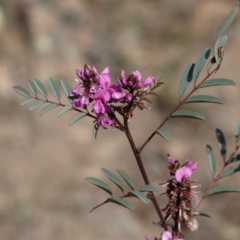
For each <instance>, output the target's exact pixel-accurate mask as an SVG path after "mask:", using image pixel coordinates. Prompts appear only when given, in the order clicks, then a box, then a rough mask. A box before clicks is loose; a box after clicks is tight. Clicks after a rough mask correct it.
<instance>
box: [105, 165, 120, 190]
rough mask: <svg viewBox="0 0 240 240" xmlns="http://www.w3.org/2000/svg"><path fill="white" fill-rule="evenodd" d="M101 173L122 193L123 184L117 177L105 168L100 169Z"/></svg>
mask: <svg viewBox="0 0 240 240" xmlns="http://www.w3.org/2000/svg"><path fill="white" fill-rule="evenodd" d="M101 170H102V172H103V173H104V175H105V176H106V177H108V178H109V179H110V180H111V181H112V182H114V183H115V184H116V185H117V186H118V187H119V188H120V189H121V190H122V191H124V185H123V182H122V180H121V179H120V178H119V177H117V176H116V175H115V174H114V173H112V172H111V171H109V170H107V169H105V168H102V169H101Z"/></svg>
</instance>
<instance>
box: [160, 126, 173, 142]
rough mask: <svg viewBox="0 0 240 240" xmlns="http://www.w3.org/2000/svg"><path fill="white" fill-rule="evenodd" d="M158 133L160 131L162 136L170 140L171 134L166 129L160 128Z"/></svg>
mask: <svg viewBox="0 0 240 240" xmlns="http://www.w3.org/2000/svg"><path fill="white" fill-rule="evenodd" d="M157 133H158V134H159V135H160V136H162V137H163V138H164V139H165V140H166V141H167V142H169V141H170V136H169V134H168V133H167V132H166V131H165V130H163V129H161V128H159V129H158V130H157Z"/></svg>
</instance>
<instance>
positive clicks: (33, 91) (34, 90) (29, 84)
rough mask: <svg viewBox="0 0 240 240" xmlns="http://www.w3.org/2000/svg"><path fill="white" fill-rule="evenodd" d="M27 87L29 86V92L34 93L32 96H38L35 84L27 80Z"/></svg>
mask: <svg viewBox="0 0 240 240" xmlns="http://www.w3.org/2000/svg"><path fill="white" fill-rule="evenodd" d="M27 85H28V88H29V90H30V91H31V92H32V94H33V95H35V96H36V95H37V89H36V87H35V86H34V84H33V83H32V81H30V80H27Z"/></svg>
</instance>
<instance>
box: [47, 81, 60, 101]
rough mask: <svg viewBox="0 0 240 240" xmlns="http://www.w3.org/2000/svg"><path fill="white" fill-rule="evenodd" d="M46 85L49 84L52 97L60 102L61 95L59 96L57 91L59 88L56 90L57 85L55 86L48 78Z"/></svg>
mask: <svg viewBox="0 0 240 240" xmlns="http://www.w3.org/2000/svg"><path fill="white" fill-rule="evenodd" d="M48 84H49V87H50V89H51V91H52V93H53V95H54V97H55V98H56V99H57V100H60V98H61V95H60V91H59V88H58V85H57V84H56V82H55V81H54V80H53V79H52V78H49V79H48Z"/></svg>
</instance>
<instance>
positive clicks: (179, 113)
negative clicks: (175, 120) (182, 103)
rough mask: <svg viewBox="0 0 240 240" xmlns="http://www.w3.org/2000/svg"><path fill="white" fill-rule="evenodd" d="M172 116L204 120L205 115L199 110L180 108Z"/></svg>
mask: <svg viewBox="0 0 240 240" xmlns="http://www.w3.org/2000/svg"><path fill="white" fill-rule="evenodd" d="M172 117H183V118H196V119H200V120H204V119H205V118H204V116H203V115H202V114H200V113H197V112H192V111H188V110H179V111H177V112H175V113H173V114H172Z"/></svg>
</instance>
